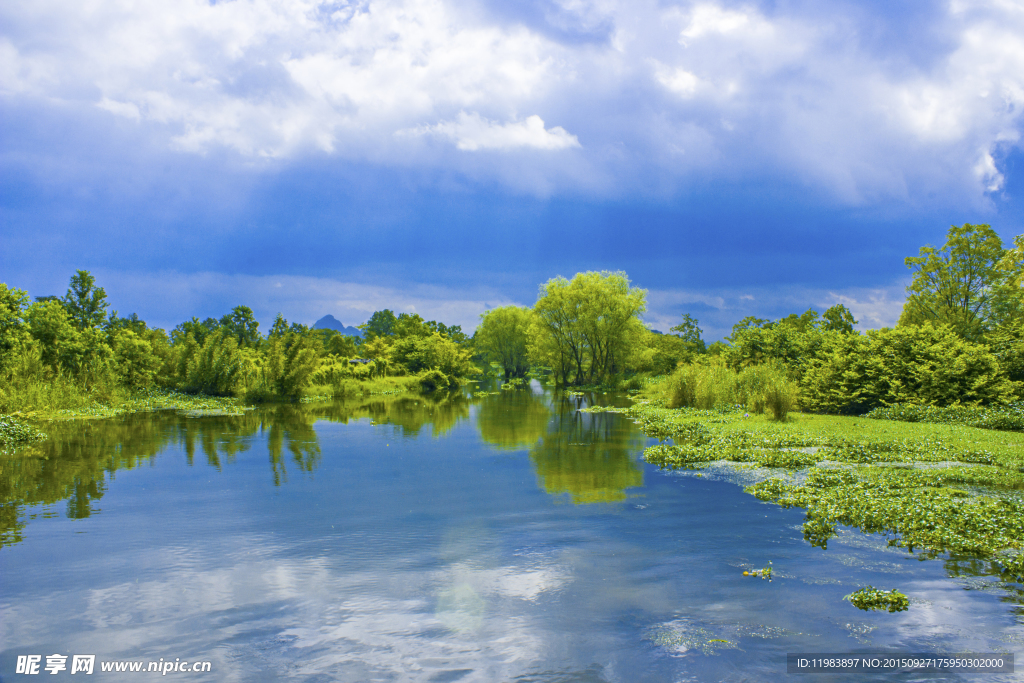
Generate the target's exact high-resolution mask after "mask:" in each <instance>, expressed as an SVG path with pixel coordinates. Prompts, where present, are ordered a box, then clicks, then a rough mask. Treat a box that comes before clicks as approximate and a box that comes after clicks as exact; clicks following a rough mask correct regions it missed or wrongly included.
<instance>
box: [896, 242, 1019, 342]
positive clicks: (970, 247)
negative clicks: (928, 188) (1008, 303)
mask: <svg viewBox="0 0 1024 683" xmlns="http://www.w3.org/2000/svg"><path fill="white" fill-rule="evenodd" d="M1003 255H1004V251H1003V244H1002V241H1001V240H1000V239H999V235H997V234H996V232H995V231H994V230H993V229H992V228H991V227H990V226H988V225H971V224H970V223H964V224H963V225H962V226H960V227H957V226H955V225H954V226H952V227H950V229H949V231H948V232H947V233H946V243H945V244H944V245H943V246H942V249H936V248H935V247H933V246H930V245H929V246H924V247H921V251H920V255H918V256H910V257H907V258H906V259H905V263H906V264H907V268H909V269H910V270H912V271H913V272H914V278H913V280H912V281H911V283H910V285H909V286H908V287H907V301H906V303H904V305H903V313H902V315H901V316H900V320H899V325H901V326H904V325H920V324H922V323H925V322H931V323H933V324H936V325H938V324H947V325H949V326H950V327H952V328H953V330H954V331H955V332H956V333H957V334H959V335H960V336H961V337H963V338H964V339H971V340H974V341H979V340H980V339H981V338H982V337H983V336H984V334H985V332H986V331H987V330H988V329H989V328H990V326H991V323H992V320H991V318H992V303H993V301H992V295H993V291H994V286H995V285H997V284H998V280H999V276H1000V271H999V269H998V267H997V266H998V264H999V263H1000V261H1001V260H1002V258H1003Z"/></svg>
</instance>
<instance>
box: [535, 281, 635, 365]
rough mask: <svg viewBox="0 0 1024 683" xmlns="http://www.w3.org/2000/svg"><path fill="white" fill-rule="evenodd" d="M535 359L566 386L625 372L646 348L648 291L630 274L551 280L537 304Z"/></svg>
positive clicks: (543, 289) (542, 289) (542, 288)
mask: <svg viewBox="0 0 1024 683" xmlns="http://www.w3.org/2000/svg"><path fill="white" fill-rule="evenodd" d="M533 310H534V313H535V319H534V320H535V322H534V325H533V330H532V333H531V344H530V349H531V355H532V356H533V357H534V358H535V359H536V360H537V361H538V364H539V365H546V366H548V367H550V368H552V370H553V372H554V375H555V379H556V381H557V382H559V383H561V384H585V383H589V382H595V381H605V380H607V379H610V378H611V377H612V376H613V375H616V374H619V373H621V372H623V371H624V370H625V369H626V368H627V367H628V366H629V365H630V363H631V361H632V360H633V358H632V354H633V353H634V352H635V351H637V350H638V349H641V348H642V347H643V344H642V341H643V339H644V335H645V334H647V333H648V332H647V328H646V327H644V324H643V322H641V320H640V314H641V313H643V312H644V311H645V310H647V292H646V290H643V289H639V288H637V287H630V284H629V278H628V277H627V276H626V274H625V273H622V272H617V273H611V272H608V271H602V272H600V273H598V272H587V273H577V274H576V276H575V277H574V278H573V279H572V280H571V281H569V280H566V279H565V278H563V277H557V278H553V279H551V280H548V282H547V283H545V284H544V285H543V286H542V287H541V295H540V298H539V299H538V300H537V303H536V304H535V305H534V309H533Z"/></svg>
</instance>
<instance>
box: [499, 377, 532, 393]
mask: <svg viewBox="0 0 1024 683" xmlns="http://www.w3.org/2000/svg"><path fill="white" fill-rule="evenodd" d="M525 384H526V380H524V379H523V378H522V377H513V378H512V379H510V380H509V381H507V382H505V383H504V384H502V385H501V388H502V390H503V391H508V390H509V389H518V388H519V387H521V386H524V385H525Z"/></svg>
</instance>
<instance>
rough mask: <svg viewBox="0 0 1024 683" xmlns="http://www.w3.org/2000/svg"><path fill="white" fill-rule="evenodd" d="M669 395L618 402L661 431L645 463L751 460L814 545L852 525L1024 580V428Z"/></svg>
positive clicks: (655, 432) (771, 495) (762, 488)
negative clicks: (696, 401) (773, 417)
mask: <svg viewBox="0 0 1024 683" xmlns="http://www.w3.org/2000/svg"><path fill="white" fill-rule="evenodd" d="M663 405H664V404H663V402H661V401H659V399H658V397H657V396H650V395H649V396H648V398H647V400H640V401H638V403H637V404H635V405H634V406H633V407H631V408H629V409H627V410H625V411H622V409H618V411H619V412H625V413H626V414H627V415H628V416H629V417H631V418H632V419H633V420H634V421H636V423H637V424H638V425H639V426H640V428H641V429H642V430H643V431H644V433H646V434H647V435H648V436H652V437H654V438H657V439H659V440H661V441H662V443H660V444H657V445H654V446H651V447H649V448H647V449H645V451H644V458H645V459H646V460H647V461H648V462H651V463H653V464H656V465H659V466H660V467H662V468H666V469H680V468H684V469H691V470H700V469H703V468H708V467H711V466H713V465H714V466H721V465H723V464H725V465H728V466H731V467H733V468H736V469H738V470H744V471H746V473H748V474H750V475H753V478H754V479H755V480H756V483H753V484H751V485H749V486H747V487H746V488H745V490H746V491H747V492H748V493H750V494H752V495H755V496H757V497H758V498H759V499H761V500H764V501H768V502H773V503H776V504H778V505H782V506H784V507H799V508H802V509H804V510H806V511H807V515H806V520H805V522H804V527H803V528H804V537H805V538H806V539H807V540H808V542H810V543H811V544H812V545H815V546H820V547H822V548H825V547H827V544H828V540H829V539H830V538H832V537H833V536H834V535H835V534H836V528H837V525H847V526H851V527H856V528H858V529H861V530H862V531H864V532H867V533H881V534H884V535H886V536H887V537H888V539H889V544H890V545H893V546H898V547H906V548H907V549H908V550H911V551H916V552H921V553H924V554H927V555H931V556H934V555H937V554H939V553H950V554H951V555H959V556H969V557H974V558H979V559H983V560H986V561H989V562H992V563H993V567H994V568H995V569H996V570H997V571H999V572H1001V573H1003V574H1004V576H1006V577H1007V578H1010V579H1016V580H1018V581H1020V580H1024V540H1022V539H1024V433H1021V432H1015V431H1013V432H1011V431H994V430H989V429H980V428H977V427H971V426H965V425H960V424H932V423H925V422H900V421H893V420H883V419H870V418H866V417H838V416H826V415H808V414H800V413H794V414H790V416H789V417H788V419H787V420H785V421H783V422H773V421H769V420H768V419H766V418H765V417H764V416H759V415H750V414H748V413H746V412H745V411H744V410H743V409H742V408H728V409H722V410H714V411H707V410H693V409H685V408H684V409H668V408H665V407H663Z"/></svg>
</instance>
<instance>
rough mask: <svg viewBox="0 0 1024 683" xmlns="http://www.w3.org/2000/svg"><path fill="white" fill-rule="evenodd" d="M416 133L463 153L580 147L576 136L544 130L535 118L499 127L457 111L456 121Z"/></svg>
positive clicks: (439, 124)
mask: <svg viewBox="0 0 1024 683" xmlns="http://www.w3.org/2000/svg"><path fill="white" fill-rule="evenodd" d="M416 133H419V134H434V135H438V136H441V137H445V138H449V139H451V140H452V141H453V142H454V143H455V146H456V147H458V148H459V149H461V150H466V151H476V150H481V149H494V150H507V149H515V148H517V147H532V148H534V149H549V150H553V149H566V148H569V147H579V146H580V142H579V140H578V139H576V136H575V135H571V134H570V133H568V132H566V130H565V129H564V128H562V127H561V126H554V127H553V128H550V129H548V128H545V127H544V120H543V119H542V118H541V117H539V116H536V115H534V116H530V117H527V119H526V120H525V121H518V122H511V123H505V124H499V123H495V122H493V121H488V120H486V119H484V118H481V117H480V115H479V114H475V113H474V114H467V113H466V112H459V116H458V118H457V119H456V120H455V121H443V122H441V123H438V124H436V125H434V126H430V127H427V128H420V129H418V130H417V131H416Z"/></svg>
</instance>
